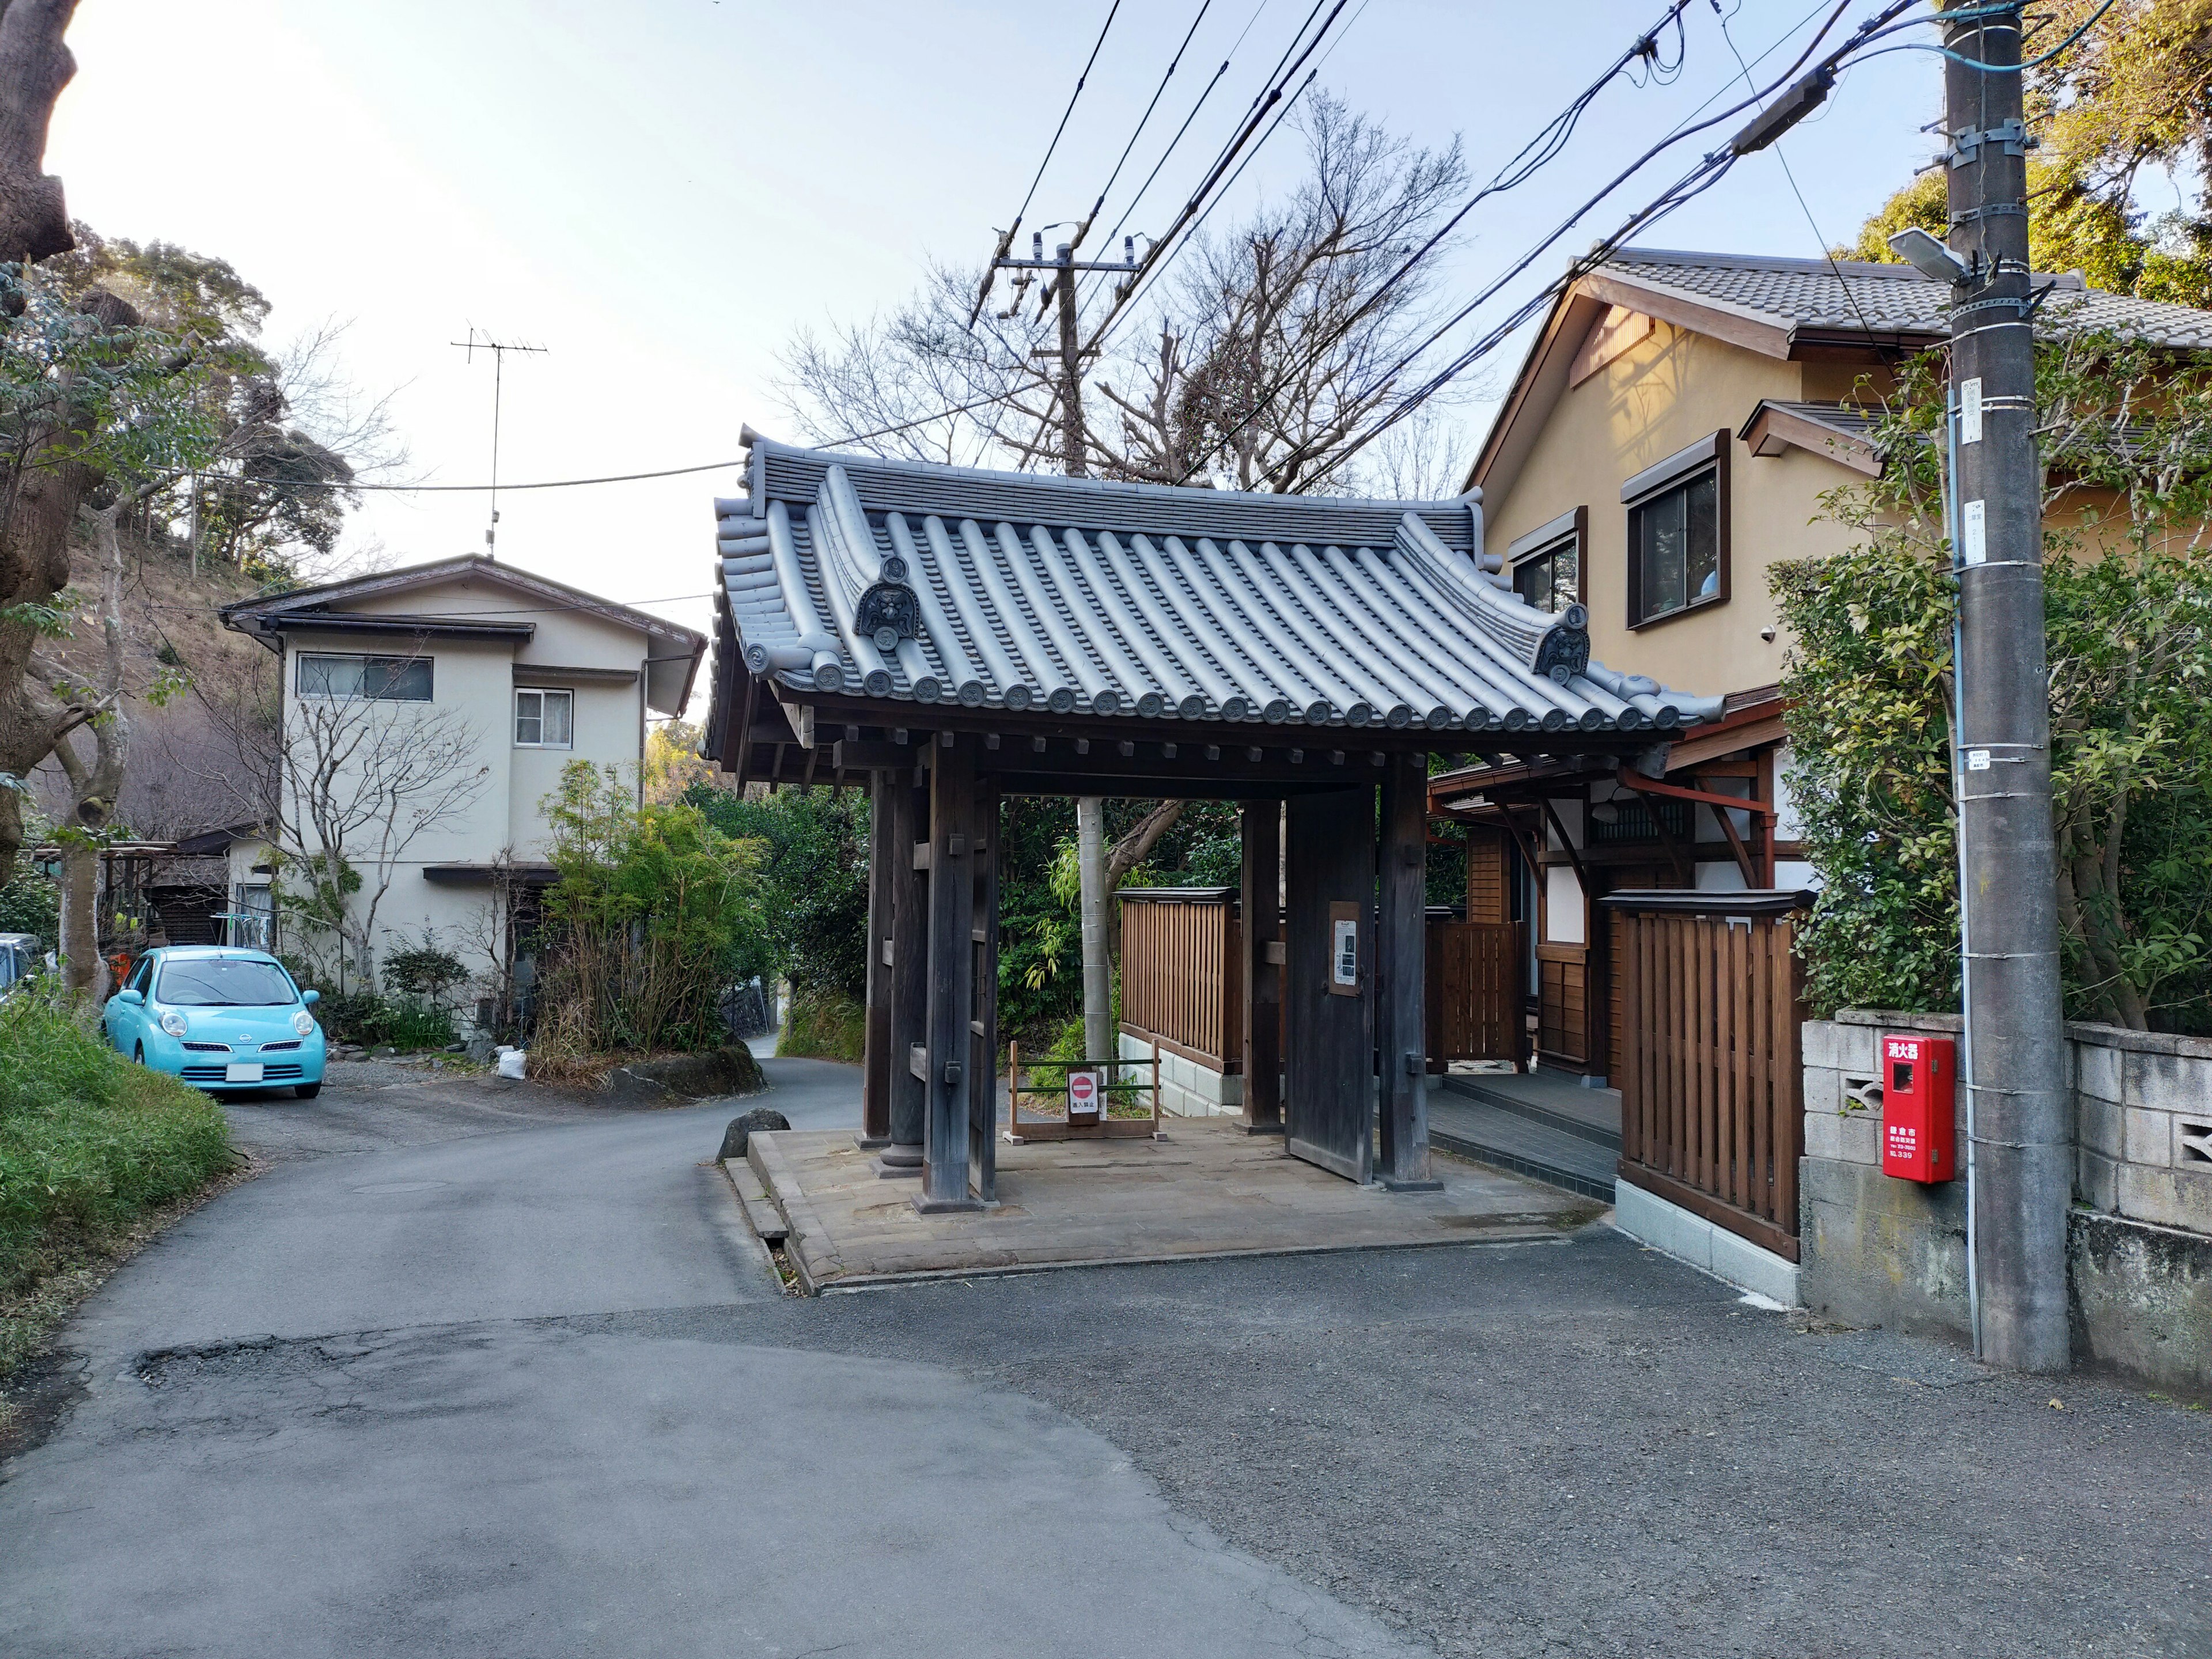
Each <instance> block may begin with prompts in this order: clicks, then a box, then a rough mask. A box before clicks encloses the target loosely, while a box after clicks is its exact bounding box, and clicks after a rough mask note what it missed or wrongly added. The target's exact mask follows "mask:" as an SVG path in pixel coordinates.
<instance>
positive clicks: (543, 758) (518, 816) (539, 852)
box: [506, 665, 639, 860]
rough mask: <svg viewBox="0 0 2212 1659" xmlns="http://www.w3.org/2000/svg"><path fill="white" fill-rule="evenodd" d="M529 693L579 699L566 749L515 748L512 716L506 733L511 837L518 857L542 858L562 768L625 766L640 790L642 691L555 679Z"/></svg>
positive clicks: (538, 681)
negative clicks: (569, 694) (568, 693)
mask: <svg viewBox="0 0 2212 1659" xmlns="http://www.w3.org/2000/svg"><path fill="white" fill-rule="evenodd" d="M570 666H581V665H570ZM529 689H531V690H539V689H544V690H573V691H574V693H575V696H576V702H575V711H574V712H575V730H574V742H573V744H572V746H571V747H569V748H567V749H529V748H525V747H523V746H521V745H520V744H516V743H515V742H514V731H513V717H512V715H511V714H510V716H509V724H508V726H507V734H506V735H507V744H508V748H509V750H510V751H511V758H510V761H509V767H510V770H511V773H512V776H513V782H512V784H511V785H510V787H509V789H508V793H507V836H508V838H509V839H510V840H511V841H512V842H513V846H514V852H515V856H516V857H517V858H520V859H525V860H531V859H539V860H542V859H543V858H544V855H545V854H544V849H545V846H546V842H547V837H548V836H550V833H551V830H550V826H549V825H548V823H546V818H545V812H544V799H545V797H546V796H548V795H550V794H551V793H554V792H555V791H556V790H557V789H559V788H560V787H561V772H562V768H564V767H566V766H567V765H568V763H570V762H571V761H579V760H585V761H590V762H592V763H593V764H594V765H604V764H605V763H610V762H611V763H614V764H615V765H617V766H618V767H620V768H621V770H622V778H623V782H624V783H625V784H629V785H632V786H633V787H634V786H635V780H636V763H637V761H638V759H639V751H638V737H637V732H638V718H639V708H638V696H639V692H638V688H637V687H636V686H635V685H607V684H589V683H583V682H571V683H568V684H556V683H555V682H554V680H553V679H552V678H550V677H544V678H533V680H532V684H531V686H530V688H529Z"/></svg>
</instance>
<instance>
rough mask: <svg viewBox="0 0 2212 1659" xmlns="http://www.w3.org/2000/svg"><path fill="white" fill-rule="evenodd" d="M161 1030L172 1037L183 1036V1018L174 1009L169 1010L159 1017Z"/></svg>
mask: <svg viewBox="0 0 2212 1659" xmlns="http://www.w3.org/2000/svg"><path fill="white" fill-rule="evenodd" d="M161 1029H162V1030H165V1031H167V1033H168V1034H169V1035H170V1036H173V1037H180V1036H184V1034H185V1017H184V1016H183V1015H182V1014H180V1013H179V1012H177V1011H176V1010H175V1009H173V1008H172V1009H170V1010H169V1012H167V1013H166V1014H163V1015H162V1016H161Z"/></svg>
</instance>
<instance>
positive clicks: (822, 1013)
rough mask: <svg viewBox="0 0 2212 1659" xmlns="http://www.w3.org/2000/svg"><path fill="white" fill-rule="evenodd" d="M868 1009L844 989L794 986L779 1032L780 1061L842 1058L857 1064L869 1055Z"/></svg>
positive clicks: (778, 1056) (777, 1053)
mask: <svg viewBox="0 0 2212 1659" xmlns="http://www.w3.org/2000/svg"><path fill="white" fill-rule="evenodd" d="M867 1048H868V1011H867V1009H866V1006H864V1005H862V1004H860V1003H859V1002H856V1001H854V1000H853V999H852V998H851V997H848V996H846V995H844V994H842V992H838V991H829V990H821V989H814V990H800V989H799V988H798V987H795V986H794V987H793V988H792V993H791V1002H790V1006H788V1007H787V1008H786V1009H785V1010H784V1017H783V1029H782V1030H781V1031H779V1032H778V1033H777V1034H776V1039H775V1052H776V1057H777V1058H778V1059H779V1060H781V1059H787V1058H790V1057H793V1056H797V1057H798V1058H799V1059H802V1060H843V1061H845V1062H846V1063H848V1065H853V1066H858V1065H859V1064H860V1062H861V1060H864V1059H866V1057H867Z"/></svg>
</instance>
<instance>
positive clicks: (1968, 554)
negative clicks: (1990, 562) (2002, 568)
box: [1959, 501, 1990, 564]
mask: <svg viewBox="0 0 2212 1659" xmlns="http://www.w3.org/2000/svg"><path fill="white" fill-rule="evenodd" d="M1959 544H1960V552H1961V553H1962V554H1963V555H1964V556H1965V558H1966V562H1967V563H1968V564H1979V563H1981V562H1982V561H1983V560H1984V559H1986V558H1988V557H1989V556H1990V547H1989V536H1988V532H1987V526H1986V525H1985V523H1984V515H1983V512H1982V503H1981V502H1979V501H1968V502H1967V503H1966V505H1965V506H1963V507H1960V509H1959Z"/></svg>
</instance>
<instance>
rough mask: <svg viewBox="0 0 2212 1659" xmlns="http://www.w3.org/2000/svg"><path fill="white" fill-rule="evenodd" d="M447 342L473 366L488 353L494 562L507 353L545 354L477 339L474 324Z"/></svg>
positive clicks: (488, 533)
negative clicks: (465, 335)
mask: <svg viewBox="0 0 2212 1659" xmlns="http://www.w3.org/2000/svg"><path fill="white" fill-rule="evenodd" d="M446 343H447V345H453V346H459V347H460V348H461V349H463V350H465V351H466V352H467V353H468V354H469V359H468V360H469V362H472V363H473V362H476V360H477V352H479V351H489V353H491V522H490V523H489V525H487V526H484V556H486V557H487V558H493V559H496V558H497V557H498V556H499V545H498V543H499V406H500V398H501V391H502V388H503V382H504V381H505V380H506V377H507V353H508V352H510V351H523V352H529V353H531V354H532V355H534V356H544V354H545V348H544V346H534V345H509V344H505V343H501V342H500V341H498V340H495V339H493V338H492V337H491V336H490V335H489V334H487V335H485V336H484V337H483V338H482V339H478V338H477V326H476V325H475V324H474V323H471V324H470V325H469V337H468V338H467V339H465V340H448V341H447V342H446Z"/></svg>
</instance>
